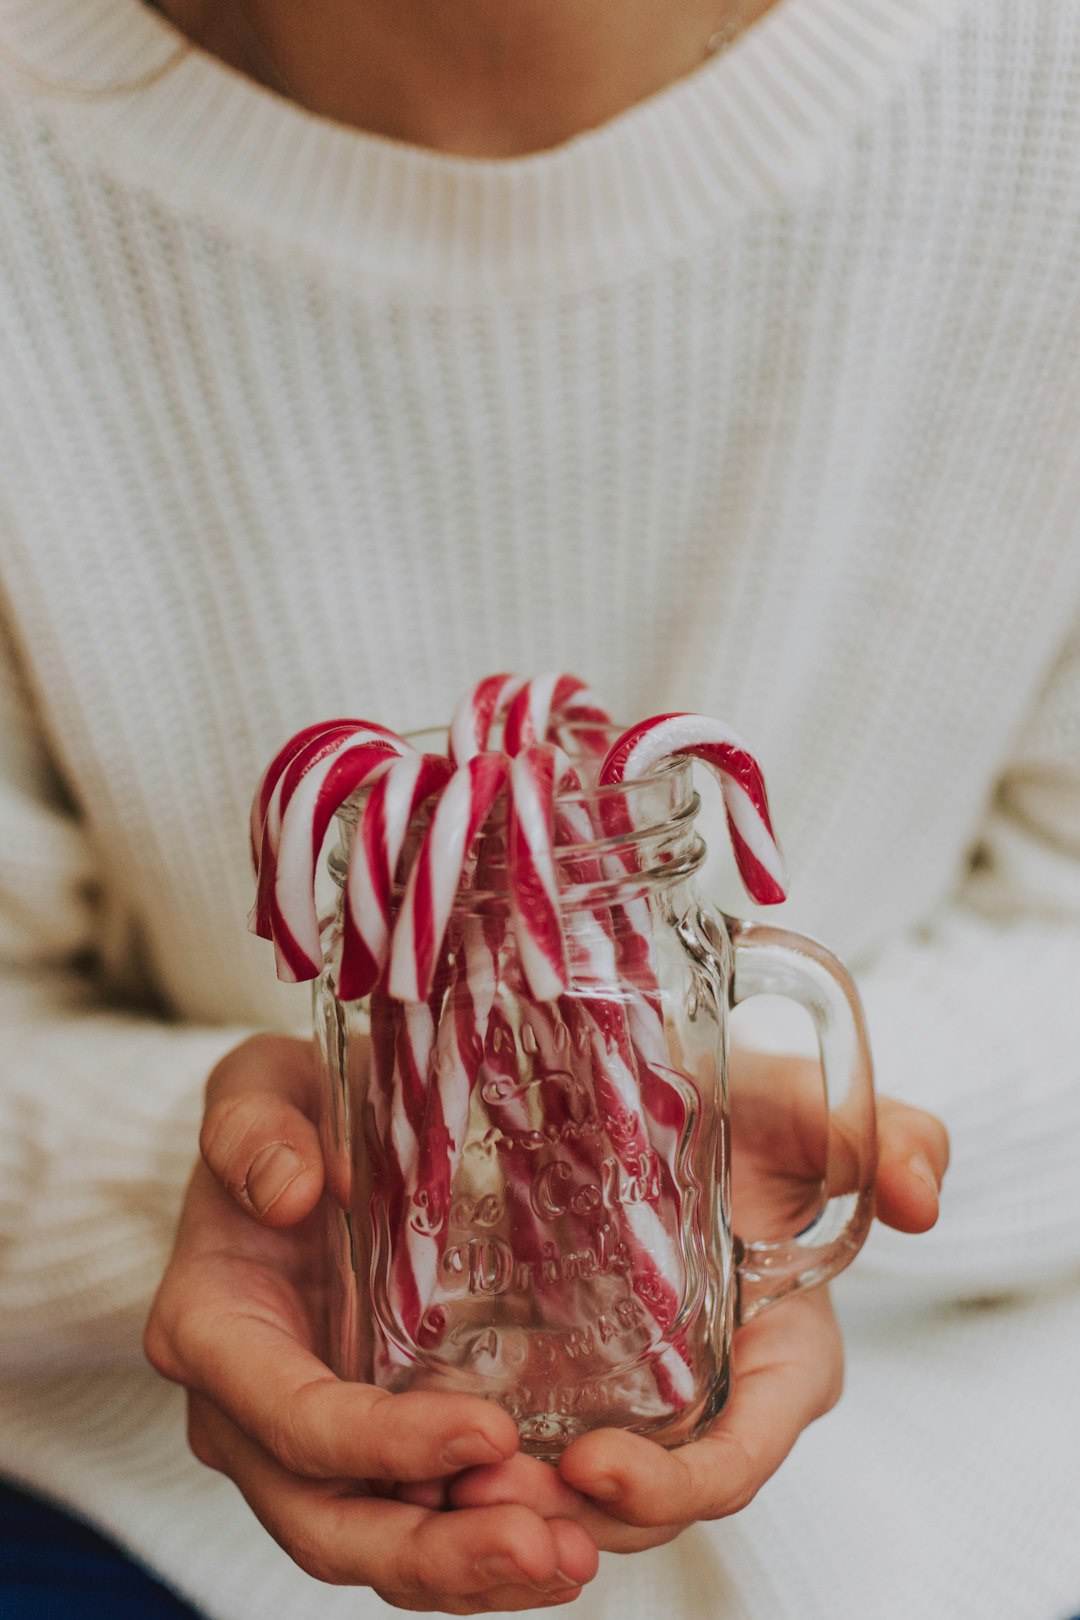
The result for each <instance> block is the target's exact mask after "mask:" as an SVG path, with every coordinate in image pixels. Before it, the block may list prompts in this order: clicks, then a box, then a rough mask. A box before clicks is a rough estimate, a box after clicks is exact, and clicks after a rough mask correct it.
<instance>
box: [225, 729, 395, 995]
mask: <svg viewBox="0 0 1080 1620" xmlns="http://www.w3.org/2000/svg"><path fill="white" fill-rule="evenodd" d="M368 745H371V747H374V748H381V750H382V752H384V753H385V755H387V757H392V755H395V753H408V752H410V747H408V744H406V742H403V740H402V739H400V737H397V735H395V734H393V732H390V731H387V729H385V726H369V724H363V726H348V727H342V726H335V727H332V729H330V731H322V732H319V734H317V735H314V737H311V739H309V740H308V742H304V744H303V747H301V748H298V750H296V752H295V753H293V755H291V758H290V760H288V763H287V765H285V768H283V770H282V771H280V774H279V778H277V781H275V782H274V789H272V792H270V797H269V802H267V810H266V816H264V820H262V834H261V841H259V859H257V867H256V902H254V907H253V912H251V917H249V919H248V927H249V928H251V930H253V933H257V935H261V936H262V938H264V940H274V938H275V927H277V925H279V920H280V919H279V904H277V897H275V894H277V868H279V846H280V841H282V828H283V825H285V815H287V813H288V810H290V805H291V802H293V797H295V795H296V792H301V791H303V802H304V804H306V805H308V807H309V808H311V812H313V815H314V813H316V802H319V805H321V804H322V800H321V795H319V792H314V795H313V792H311V789H313V786H316V787H317V789H322V787H325V792H327V802H329V804H330V810H329V815H332V813H334V810H335V808H337V805H334V804H332V799H330V795H332V792H334V789H335V786H337V782H338V781H340V779H342V774H340V773H338V770H337V761H338V758H340V757H342V755H343V753H351V750H353V748H359V747H368ZM348 770H350V768H347V771H348ZM313 774H314V784H313V781H309V778H313ZM329 815H327V821H329ZM298 823H300V816H298V815H295V816H293V826H296V825H298ZM324 831H325V826H324ZM313 855H317V849H316V851H313ZM311 888H313V906H314V860H313V863H311ZM301 904H303V902H301ZM282 966H283V964H282V962H280V959H279V970H280V969H282ZM287 974H288V970H287Z"/></svg>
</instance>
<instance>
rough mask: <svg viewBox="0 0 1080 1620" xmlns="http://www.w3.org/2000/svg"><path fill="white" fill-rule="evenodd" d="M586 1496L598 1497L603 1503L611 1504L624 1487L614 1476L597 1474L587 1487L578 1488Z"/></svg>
mask: <svg viewBox="0 0 1080 1620" xmlns="http://www.w3.org/2000/svg"><path fill="white" fill-rule="evenodd" d="M578 1489H579V1490H581V1491H583V1492H584V1493H585V1495H586V1496H598V1497H599V1498H600V1500H601V1502H610V1501H611V1500H612V1498H613V1497H616V1496H618V1495H619V1493H620V1492H621V1490H622V1486H621V1485H620V1484H619V1481H618V1480H617V1479H616V1478H615V1476H614V1475H613V1474H597V1476H596V1478H595V1479H593V1480H590V1481H589V1483H588V1484H587V1485H581V1486H579V1487H578Z"/></svg>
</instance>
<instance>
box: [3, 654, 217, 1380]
mask: <svg viewBox="0 0 1080 1620" xmlns="http://www.w3.org/2000/svg"><path fill="white" fill-rule="evenodd" d="M110 926H111V924H110V906H109V899H108V896H107V894H106V893H105V892H104V889H103V887H102V884H101V882H100V880H99V876H98V872H97V867H96V863H95V860H94V857H93V850H92V844H91V841H90V839H89V838H88V836H87V833H86V831H85V829H84V828H83V826H82V825H81V824H80V822H79V820H78V819H77V818H76V816H75V815H74V814H73V813H72V812H71V810H70V807H68V806H66V805H65V803H64V797H63V794H62V792H61V791H60V787H59V784H58V782H57V781H56V779H55V776H54V774H53V772H52V771H51V768H50V764H49V759H48V754H47V751H46V750H45V748H44V747H43V745H42V742H41V740H40V736H39V734H38V731H37V728H36V725H35V723H34V717H33V712H32V708H31V705H30V703H29V702H28V700H27V697H26V694H25V693H24V691H23V690H22V688H21V684H20V680H19V676H18V673H17V671H16V669H15V665H14V661H13V660H12V658H11V657H10V654H9V653H8V652H7V651H6V649H4V648H3V647H2V646H0V1028H2V1030H3V1038H2V1040H0V1370H2V1371H3V1372H4V1373H6V1374H9V1375H20V1374H26V1373H33V1372H39V1371H43V1370H55V1369H57V1368H62V1367H64V1366H68V1365H74V1364H78V1365H79V1366H81V1367H84V1368H85V1367H86V1366H87V1365H88V1364H93V1363H95V1362H96V1363H100V1362H116V1361H126V1360H135V1359H137V1358H138V1357H139V1356H140V1353H141V1352H140V1341H141V1332H142V1323H143V1319H144V1317H145V1314H146V1311H147V1308H148V1305H149V1302H150V1299H151V1297H152V1294H153V1291H154V1289H155V1287H156V1285H157V1282H158V1279H159V1278H160V1276H161V1273H162V1270H163V1268H164V1264H165V1261H166V1258H167V1255H168V1252H169V1248H170V1245H171V1236H172V1229H173V1226H174V1223H175V1219H176V1214H177V1209H178V1205H179V1200H180V1196H181V1192H182V1189H183V1186H184V1184H185V1182H186V1180H187V1177H188V1175H189V1174H190V1170H191V1166H192V1162H193V1158H194V1154H195V1151H196V1138H197V1131H198V1121H199V1115H200V1101H201V1092H202V1086H203V1082H204V1080H205V1078H206V1076H207V1074H208V1072H209V1070H210V1069H211V1067H212V1066H213V1064H214V1063H215V1062H216V1060H217V1059H218V1057H220V1056H221V1055H222V1054H223V1053H224V1052H225V1051H226V1050H227V1049H228V1048H229V1047H230V1046H231V1045H233V1044H234V1043H235V1041H236V1040H237V1039H239V1037H240V1033H241V1032H240V1031H237V1030H225V1029H201V1028H193V1027H190V1026H188V1027H184V1026H181V1025H178V1024H169V1023H167V1022H165V1021H164V1020H162V1019H160V1018H156V1017H154V1016H152V1015H150V1014H148V1013H140V1012H138V1011H135V1010H125V1008H124V1007H123V1006H122V1005H112V1004H111V1003H110V1000H109V999H108V998H107V997H106V995H105V993H104V992H103V991H102V990H101V989H100V988H99V986H100V985H101V983H102V978H103V975H102V957H103V954H104V955H107V954H108V943H107V942H108V936H109V932H110Z"/></svg>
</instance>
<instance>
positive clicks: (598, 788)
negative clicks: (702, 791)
mask: <svg viewBox="0 0 1080 1620" xmlns="http://www.w3.org/2000/svg"><path fill="white" fill-rule="evenodd" d="M627 729H628V728H627V727H626V726H624V725H621V724H619V723H617V722H615V721H611V722H609V723H608V724H607V725H605V724H603V723H602V722H598V721H595V720H593V721H579V722H576V723H574V724H571V725H568V726H562V727H560V730H561V732H562V733H563V734H564V735H565V734H566V733H567V732H570V733H573V732H578V733H580V734H581V735H582V736H584V735H586V734H589V735H592V736H595V735H596V733H597V732H598V731H602V732H609V733H610V735H611V741H612V742H613V743H614V742H616V741H617V740H618V738H619V737H621V736H622V735H623V733H624V732H625V731H626V730H627ZM449 735H450V728H449V726H424V727H416V728H414V729H413V730H411V731H403V732H402V733H401V736H402V738H403V740H404V741H405V742H407V743H410V744H412V745H413V746H414V747H419V745H420V744H421V743H422V742H423V740H424V739H425V738H426V739H428V740H429V741H433V740H438V742H439V743H440V744H441V747H440V748H439V750H438V751H439V752H440V753H442V754H445V753H446V744H447V741H448V739H449ZM420 751H421V752H422V753H423V752H428V753H431V752H435V750H434V749H425V748H420ZM564 751H566V752H569V751H568V750H564ZM570 758H571V760H572V762H573V763H575V764H577V763H578V760H577V758H575V756H574V755H573V754H571V755H570ZM600 763H601V761H600V760H599V759H597V760H596V764H597V765H598V766H599V764H600ZM692 765H693V760H692V759H691V758H690V757H689V756H688V755H686V754H676V755H672V756H671V757H670V758H668V759H662V760H660V761H659V762H658V763H657V764H656V765H654V766H653V767H652V769H651V770H650V771H648V772H647V773H646V774H645V775H643V776H635V777H633V778H632V779H630V780H629V781H624V782H605V783H604V784H603V785H599V784H597V783H593V784H592V785H591V786H589V787H586V786H582V787H580V788H570V789H560V791H559V792H557V793H556V795H555V797H556V800H557V802H558V803H559V804H580V803H583V802H584V801H588V802H589V803H594V802H595V801H596V800H598V799H613V798H615V797H617V796H618V795H619V794H625V793H629V792H631V791H633V792H637V791H639V790H647V789H648V788H649V787H651V786H652V785H653V784H654V783H663V782H664V781H666V780H667V778H668V777H671V776H674V775H676V774H677V773H678V772H683V773H685V772H687V771H689V770H690V768H691V766H692Z"/></svg>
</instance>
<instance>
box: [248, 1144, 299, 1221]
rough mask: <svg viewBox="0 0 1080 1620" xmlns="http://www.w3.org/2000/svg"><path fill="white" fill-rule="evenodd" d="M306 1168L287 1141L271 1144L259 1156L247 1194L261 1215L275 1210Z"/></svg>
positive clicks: (252, 1167) (252, 1171) (256, 1159)
mask: <svg viewBox="0 0 1080 1620" xmlns="http://www.w3.org/2000/svg"><path fill="white" fill-rule="evenodd" d="M303 1168H304V1161H303V1159H301V1158H300V1156H299V1154H298V1153H294V1152H293V1150H292V1148H291V1147H289V1146H288V1144H287V1143H285V1142H271V1143H270V1145H269V1147H264V1148H263V1149H262V1151H261V1153H258V1154H256V1156H255V1158H254V1160H253V1161H252V1165H251V1169H250V1170H249V1171H248V1173H247V1180H246V1181H245V1183H244V1191H245V1192H246V1193H247V1195H248V1197H249V1198H250V1199H251V1202H252V1204H253V1205H254V1206H255V1209H256V1210H257V1211H258V1213H259V1214H260V1215H265V1214H266V1213H267V1211H268V1210H270V1209H272V1208H273V1206H274V1205H275V1204H276V1203H277V1201H278V1199H279V1198H280V1197H281V1195H282V1193H283V1192H284V1191H285V1190H286V1188H287V1187H290V1186H291V1185H292V1183H293V1182H294V1181H295V1180H296V1178H297V1176H298V1175H299V1174H300V1172H301V1170H302V1169H303Z"/></svg>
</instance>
